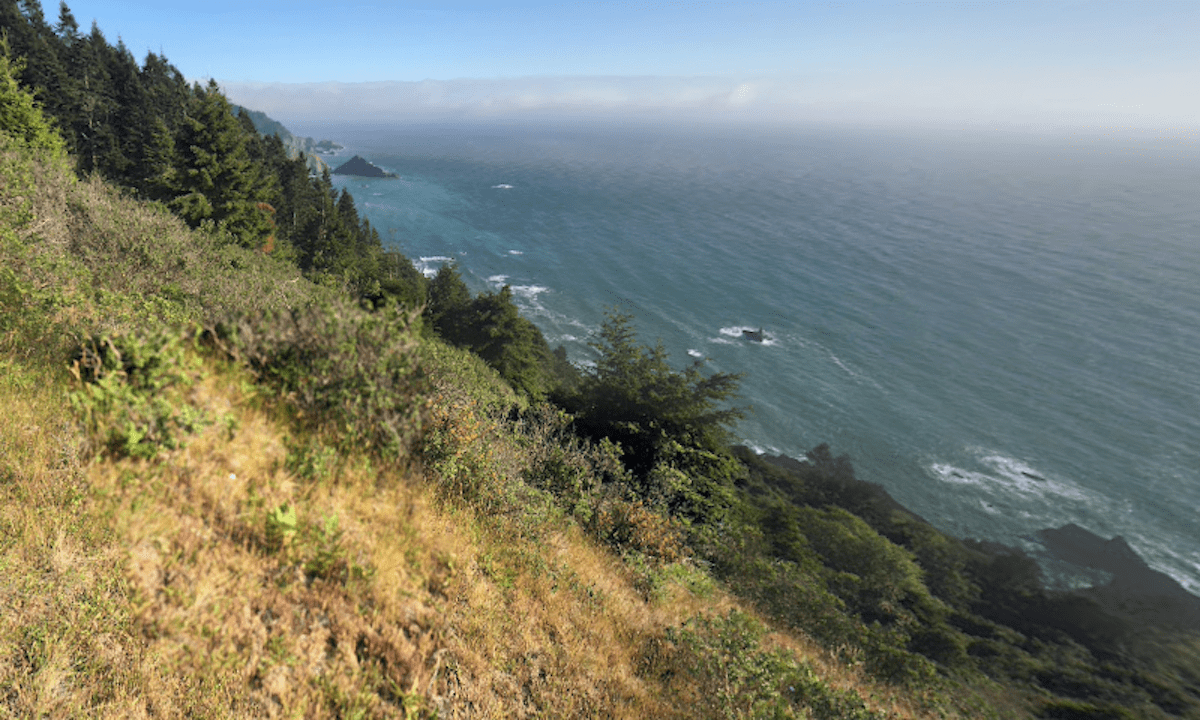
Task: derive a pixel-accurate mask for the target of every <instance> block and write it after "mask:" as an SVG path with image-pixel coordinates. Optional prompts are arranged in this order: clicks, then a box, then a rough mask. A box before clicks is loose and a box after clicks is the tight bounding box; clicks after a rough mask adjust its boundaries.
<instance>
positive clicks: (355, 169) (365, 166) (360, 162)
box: [333, 155, 396, 178]
mask: <svg viewBox="0 0 1200 720" xmlns="http://www.w3.org/2000/svg"><path fill="white" fill-rule="evenodd" d="M333 174H334V175H357V176H358V177H377V178H394V177H396V174H395V173H390V172H384V171H383V170H382V169H380V168H378V167H376V166H375V165H372V164H371V163H369V162H367V161H366V160H364V159H363V158H362V157H360V156H358V155H355V156H354V157H352V158H350V159H349V160H347V161H346V162H344V163H342V164H341V165H338V167H337V169H336V170H334V171H333Z"/></svg>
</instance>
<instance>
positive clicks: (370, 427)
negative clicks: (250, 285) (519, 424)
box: [206, 303, 425, 460]
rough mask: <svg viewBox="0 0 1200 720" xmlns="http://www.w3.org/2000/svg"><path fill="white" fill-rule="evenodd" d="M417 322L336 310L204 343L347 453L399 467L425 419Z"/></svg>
mask: <svg viewBox="0 0 1200 720" xmlns="http://www.w3.org/2000/svg"><path fill="white" fill-rule="evenodd" d="M414 320H415V318H414V317H413V315H412V314H410V313H404V312H402V311H399V310H397V309H396V308H387V309H385V310H382V311H380V312H375V313H368V312H364V311H363V310H361V309H359V308H358V307H356V306H353V305H350V304H344V303H336V304H327V305H319V306H312V307H308V308H304V309H297V310H290V311H279V312H275V313H268V314H266V315H263V316H255V317H246V316H243V317H240V318H237V319H234V320H231V321H229V322H227V323H223V324H221V325H218V326H217V327H216V328H214V329H212V330H210V331H207V332H206V337H208V338H209V340H210V341H211V342H213V343H214V344H215V345H216V346H217V347H219V348H220V349H221V350H222V351H223V352H225V353H226V354H228V355H229V356H231V357H233V358H236V359H238V360H239V361H241V362H243V363H245V364H246V365H247V366H248V367H249V368H250V369H251V370H253V371H254V372H255V373H256V374H257V375H258V376H259V377H260V378H261V379H262V380H263V381H264V382H267V383H269V384H271V385H274V386H275V387H277V388H278V389H279V390H280V391H281V392H282V393H283V394H284V395H285V396H286V397H289V398H290V399H291V400H292V402H293V403H294V404H295V406H296V407H297V408H298V409H299V412H300V419H301V421H302V422H305V423H307V424H309V425H312V426H315V427H317V428H319V429H325V430H328V431H329V432H330V434H331V438H333V439H334V440H335V441H336V443H337V444H338V445H339V446H340V447H342V448H343V449H350V448H354V449H355V450H357V451H373V452H374V453H376V454H377V455H378V456H380V457H382V458H385V459H388V460H396V459H400V458H402V457H403V456H404V455H405V452H406V451H407V449H408V447H409V445H410V444H411V443H412V441H413V440H415V439H416V437H417V433H418V432H419V431H420V428H421V419H422V416H423V412H424V401H423V400H422V392H423V390H424V388H425V381H424V375H423V373H422V372H421V371H420V369H419V367H418V365H417V361H416V342H417V341H416V337H415V335H414V331H413V329H412V323H413V321H414Z"/></svg>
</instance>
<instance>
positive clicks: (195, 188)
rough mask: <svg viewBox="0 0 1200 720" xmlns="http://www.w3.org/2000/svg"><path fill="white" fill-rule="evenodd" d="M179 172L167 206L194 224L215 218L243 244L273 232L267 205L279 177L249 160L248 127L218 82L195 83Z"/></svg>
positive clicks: (261, 239) (180, 143)
mask: <svg viewBox="0 0 1200 720" xmlns="http://www.w3.org/2000/svg"><path fill="white" fill-rule="evenodd" d="M176 143H177V152H178V157H179V172H178V175H177V180H176V186H175V187H174V188H172V190H173V191H174V193H173V194H174V195H175V197H174V198H172V199H171V200H170V201H169V202H168V205H169V206H170V207H171V208H173V209H175V210H176V211H177V212H178V213H179V215H180V216H181V217H182V218H183V219H184V220H186V221H187V222H188V223H189V224H191V225H192V226H199V225H200V224H201V223H202V222H204V221H206V220H211V221H212V222H213V223H215V225H216V227H218V228H221V229H225V230H227V231H229V232H230V234H231V235H232V236H233V237H234V238H236V242H237V243H238V244H240V245H242V246H244V247H260V246H261V245H263V243H264V241H265V240H266V238H267V235H268V234H270V232H271V219H270V216H269V215H268V214H267V210H266V208H264V207H262V205H264V204H265V203H266V201H267V199H268V198H269V197H270V196H271V195H272V194H273V192H274V191H275V187H274V185H275V183H274V178H273V177H270V176H268V175H266V174H264V173H263V171H262V168H261V167H260V166H259V165H258V164H256V163H254V162H253V161H252V160H251V158H250V153H249V151H248V150H247V148H246V144H247V138H246V134H245V131H244V129H243V128H242V127H241V125H240V124H239V123H238V121H237V119H236V118H234V117H233V114H232V111H231V109H230V106H229V101H228V100H226V99H225V96H224V95H222V94H221V90H220V88H218V87H217V84H216V81H215V80H210V81H209V84H208V87H207V88H203V89H202V88H200V87H196V88H195V89H194V91H193V94H192V103H191V105H190V107H189V112H188V114H187V116H186V117H185V119H184V123H183V127H182V128H181V132H180V133H179V137H178V140H177V141H176Z"/></svg>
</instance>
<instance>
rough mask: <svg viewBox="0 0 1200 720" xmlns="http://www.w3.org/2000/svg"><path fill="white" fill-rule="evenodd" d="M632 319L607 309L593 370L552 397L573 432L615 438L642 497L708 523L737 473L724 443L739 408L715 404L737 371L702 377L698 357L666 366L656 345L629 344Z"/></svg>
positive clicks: (723, 507)
mask: <svg viewBox="0 0 1200 720" xmlns="http://www.w3.org/2000/svg"><path fill="white" fill-rule="evenodd" d="M632 320H633V318H632V316H630V315H626V314H623V313H620V312H615V311H614V312H612V313H610V314H609V315H608V319H607V320H606V321H605V322H604V324H603V326H602V328H601V330H600V333H599V334H598V336H597V338H596V339H595V340H594V341H593V342H592V347H593V348H594V349H595V350H596V351H597V352H598V353H599V355H600V358H599V360H597V362H596V366H595V368H594V369H592V370H591V371H589V372H587V373H585V375H584V377H583V379H582V381H581V382H580V384H579V386H578V389H576V390H574V391H572V392H570V393H568V394H565V395H564V396H563V397H561V398H560V401H561V402H562V403H563V404H564V405H565V406H566V407H567V408H568V409H569V410H571V411H572V412H573V413H575V416H576V421H575V422H576V426H577V428H578V429H579V431H580V432H581V433H583V434H584V435H586V436H589V437H593V438H602V437H607V438H609V439H611V440H613V441H616V442H618V443H620V445H621V448H622V451H623V460H624V462H625V465H626V466H627V467H628V468H629V469H630V470H631V471H632V472H633V474H634V477H635V478H637V480H638V482H639V485H640V486H639V492H640V493H641V494H642V495H643V496H644V497H646V498H648V499H650V500H652V501H655V502H657V503H660V504H663V505H665V506H666V508H667V509H668V510H669V511H670V512H672V513H673V514H676V515H679V516H681V517H684V518H686V519H692V520H703V521H705V522H715V521H717V520H719V519H720V517H722V516H723V515H724V513H725V512H726V511H727V509H728V508H729V506H730V505H731V504H732V500H733V480H734V478H735V477H737V476H738V474H739V472H740V470H739V465H738V463H737V461H736V460H734V459H733V457H732V456H731V455H730V454H729V452H728V449H727V447H726V443H727V440H728V437H727V431H728V427H729V425H730V424H732V423H733V422H734V421H735V420H736V419H738V418H739V417H741V416H742V411H741V410H738V409H736V408H729V407H724V406H723V405H724V403H725V401H727V400H729V399H730V398H732V397H734V395H735V394H736V392H737V385H738V381H739V379H740V377H741V376H740V375H736V374H732V373H713V374H711V375H705V374H704V373H703V372H702V371H701V367H702V363H701V362H694V363H692V364H691V365H689V366H688V367H686V368H684V369H683V370H682V371H676V370H674V369H673V368H672V367H671V366H670V365H669V364H668V363H667V353H666V350H665V349H664V348H663V346H662V344H661V343H659V344H657V345H655V346H654V347H647V346H644V345H639V344H638V343H637V341H636V333H635V331H634V329H633V327H632V325H631V322H632Z"/></svg>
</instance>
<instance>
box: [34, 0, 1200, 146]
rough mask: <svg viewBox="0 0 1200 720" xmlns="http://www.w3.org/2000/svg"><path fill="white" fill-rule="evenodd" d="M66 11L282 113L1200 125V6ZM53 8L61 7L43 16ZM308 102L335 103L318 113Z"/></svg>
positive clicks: (999, 3)
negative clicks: (538, 111)
mask: <svg viewBox="0 0 1200 720" xmlns="http://www.w3.org/2000/svg"><path fill="white" fill-rule="evenodd" d="M71 8H72V11H73V12H74V14H75V16H76V18H77V20H78V21H79V23H80V25H82V26H83V27H84V28H85V29H86V28H87V26H89V25H90V23H91V21H92V20H93V19H96V20H97V21H98V22H99V24H100V28H101V30H103V31H104V32H105V34H106V36H107V37H108V38H109V39H110V40H112V41H115V40H116V39H117V38H118V37H120V38H121V39H122V40H123V41H124V42H125V44H126V45H127V46H128V47H129V48H130V50H131V51H133V53H134V54H135V55H136V56H137V57H139V58H142V57H144V55H145V53H146V52H147V51H150V50H153V51H156V52H159V51H161V52H163V53H164V54H165V55H166V56H167V57H168V58H169V59H170V60H171V61H172V62H173V63H174V64H175V65H176V66H177V67H179V68H180V70H182V71H183V73H184V74H185V75H186V76H188V77H189V78H208V77H213V78H216V79H217V80H218V81H219V82H221V83H222V84H223V85H224V86H225V87H226V88H227V91H228V92H229V93H230V95H231V96H233V97H234V99H238V96H239V95H241V96H243V97H246V98H249V99H250V100H251V101H254V100H257V101H259V104H260V105H262V104H264V103H267V104H271V105H272V108H264V109H268V111H269V112H270V111H271V109H274V110H275V111H276V112H283V114H287V113H299V114H303V113H305V112H307V113H317V114H319V113H320V112H321V110H322V107H325V108H326V109H328V108H327V104H328V101H329V100H330V98H336V99H337V101H338V103H339V104H341V105H342V106H344V107H349V108H351V109H354V108H356V107H358V106H357V105H356V104H355V103H356V102H358V101H359V100H360V99H362V97H363V96H364V94H366V93H371V94H373V95H374V96H375V97H374V98H373V99H372V102H374V103H375V105H374V106H373V109H371V108H364V109H363V112H366V113H370V112H385V111H388V110H389V109H390V110H392V111H394V110H396V109H397V108H400V107H410V108H416V110H414V112H416V111H417V110H419V109H420V108H421V107H424V108H425V110H427V111H430V112H432V111H433V110H430V108H433V109H434V110H438V111H445V110H446V109H447V108H449V107H455V108H460V109H461V108H462V107H467V106H470V107H475V108H479V107H483V106H486V107H488V108H491V110H490V111H494V112H507V111H510V110H512V109H513V108H525V109H528V108H530V107H543V106H545V107H550V106H553V107H559V108H561V107H565V106H574V107H580V108H586V107H591V106H593V105H596V106H603V107H608V108H621V107H627V108H640V109H645V108H647V107H657V106H662V107H665V108H668V109H689V108H691V109H702V110H712V109H713V108H715V107H718V106H720V107H724V105H722V104H723V103H724V104H725V105H728V106H729V107H731V108H734V109H735V110H737V109H740V110H741V111H745V110H747V108H755V109H756V111H761V112H763V113H767V114H776V115H779V116H781V117H790V116H793V115H795V114H796V113H800V114H804V112H808V113H809V114H814V113H815V115H821V113H825V114H831V113H832V114H833V115H837V114H838V113H841V114H843V115H844V114H846V113H850V114H855V113H857V114H859V115H862V116H864V117H868V116H871V115H880V114H882V115H883V116H888V117H891V116H895V117H898V118H903V117H910V118H911V117H920V116H922V115H939V114H940V115H946V114H951V115H954V116H955V117H956V118H957V117H960V116H961V117H962V118H964V119H972V118H973V119H975V120H978V121H986V120H989V119H1007V120H1009V121H1012V122H1022V121H1025V122H1028V121H1036V120H1037V118H1039V117H1041V118H1060V119H1061V118H1067V117H1068V116H1070V117H1074V118H1075V120H1076V121H1077V122H1083V123H1087V122H1100V121H1109V120H1111V121H1114V122H1118V121H1131V122H1141V123H1143V124H1147V125H1163V126H1166V125H1190V126H1193V127H1194V126H1196V125H1197V124H1198V118H1200V112H1198V111H1200V99H1197V96H1198V95H1200V93H1197V88H1200V85H1198V84H1197V80H1200V53H1198V52H1197V51H1196V49H1195V47H1196V38H1197V37H1200V3H1197V2H1194V1H1193V0H1185V1H1168V0H984V1H982V2H970V1H963V2H958V1H954V2H780V1H774V0H767V1H762V2H748V1H742V2H721V1H719V0H718V1H713V2H701V1H697V2H684V1H660V2H654V1H652V0H647V1H644V2H605V1H597V0H565V1H564V2H493V3H481V2H458V1H456V0H440V1H439V2H400V3H383V2H370V1H367V2H348V3H331V2H323V3H316V2H275V1H271V2H229V1H227V0H207V1H206V2H193V1H191V0H176V1H173V2H168V1H162V2H139V3H129V2H125V1H122V2H118V1H115V0H77V1H76V2H73V3H71ZM57 12H58V11H57V6H56V5H51V4H50V3H49V2H47V3H46V14H47V16H48V17H50V18H51V19H53V18H54V17H56V16H57ZM650 78H653V79H654V82H653V84H647V83H648V79H650ZM362 83H376V84H375V85H370V86H368V85H362ZM549 86H553V87H552V88H551V89H549V90H548V89H547V88H548V87H549ZM330 88H333V89H334V90H332V91H331V90H330ZM531 88H532V89H531ZM331 92H332V94H330V93H331ZM289 93H290V95H291V100H288V99H287V98H288V96H289ZM322 93H324V95H322ZM380 93H384V94H391V95H394V96H395V97H396V100H395V103H394V104H393V105H394V106H389V107H384V105H386V103H385V104H384V105H380V103H379V97H378V96H379V95H380ZM313 96H320V97H323V98H324V100H323V101H321V102H317V103H315V104H314V103H312V102H310V103H308V104H307V105H306V104H305V100H304V99H305V97H313ZM430 98H434V99H433V100H431V99H430ZM289 103H290V104H289ZM406 103H407V105H406ZM422 103H424V105H422ZM455 103H458V104H457V105H455Z"/></svg>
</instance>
